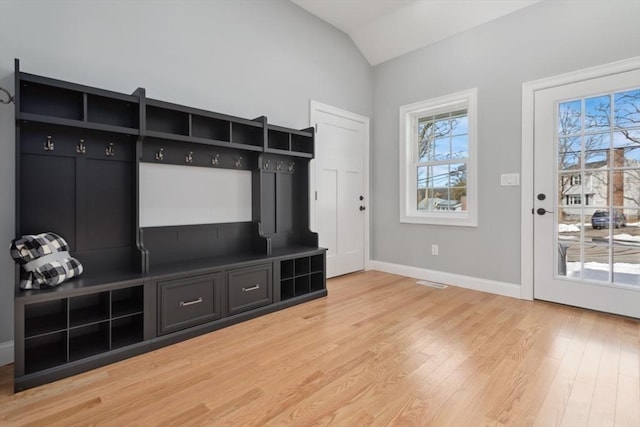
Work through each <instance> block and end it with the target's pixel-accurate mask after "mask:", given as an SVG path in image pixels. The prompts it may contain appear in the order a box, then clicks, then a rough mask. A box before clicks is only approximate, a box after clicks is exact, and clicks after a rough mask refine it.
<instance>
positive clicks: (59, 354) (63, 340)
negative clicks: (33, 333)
mask: <svg viewBox="0 0 640 427" xmlns="http://www.w3.org/2000/svg"><path fill="white" fill-rule="evenodd" d="M24 348H25V352H24V354H25V358H24V370H25V373H27V374H31V373H34V372H38V371H43V370H45V369H49V368H53V367H55V366H58V365H61V364H63V363H66V362H67V331H66V330H65V331H61V332H53V333H49V334H45V335H40V336H37V337H32V338H26V339H25V340H24Z"/></svg>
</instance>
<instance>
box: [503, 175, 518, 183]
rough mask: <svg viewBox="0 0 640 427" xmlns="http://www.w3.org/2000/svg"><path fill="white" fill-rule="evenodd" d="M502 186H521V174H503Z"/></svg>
mask: <svg viewBox="0 0 640 427" xmlns="http://www.w3.org/2000/svg"><path fill="white" fill-rule="evenodd" d="M500 185H520V174H518V173H503V174H501V175H500Z"/></svg>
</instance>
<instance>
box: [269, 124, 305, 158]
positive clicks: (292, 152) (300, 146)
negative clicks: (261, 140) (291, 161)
mask: <svg viewBox="0 0 640 427" xmlns="http://www.w3.org/2000/svg"><path fill="white" fill-rule="evenodd" d="M265 151H266V152H268V153H277V154H286V155H289V156H296V157H306V158H313V153H314V138H313V128H308V129H304V130H293V129H287V128H283V127H280V126H274V125H268V130H267V147H266V150H265Z"/></svg>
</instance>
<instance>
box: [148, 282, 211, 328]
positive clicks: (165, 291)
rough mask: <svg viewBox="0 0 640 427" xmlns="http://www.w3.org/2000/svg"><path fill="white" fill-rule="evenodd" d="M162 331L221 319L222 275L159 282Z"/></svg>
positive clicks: (160, 326)
mask: <svg viewBox="0 0 640 427" xmlns="http://www.w3.org/2000/svg"><path fill="white" fill-rule="evenodd" d="M158 305H159V310H158V312H159V319H158V321H159V328H158V329H159V331H160V334H166V333H169V332H174V331H177V330H179V329H184V328H186V327H189V326H193V325H197V324H200V323H205V322H210V321H212V320H216V319H219V318H220V273H214V274H206V275H199V276H191V277H184V278H180V279H175V280H169V281H163V282H158Z"/></svg>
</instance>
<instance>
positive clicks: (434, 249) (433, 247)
mask: <svg viewBox="0 0 640 427" xmlns="http://www.w3.org/2000/svg"><path fill="white" fill-rule="evenodd" d="M431 255H438V245H431Z"/></svg>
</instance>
